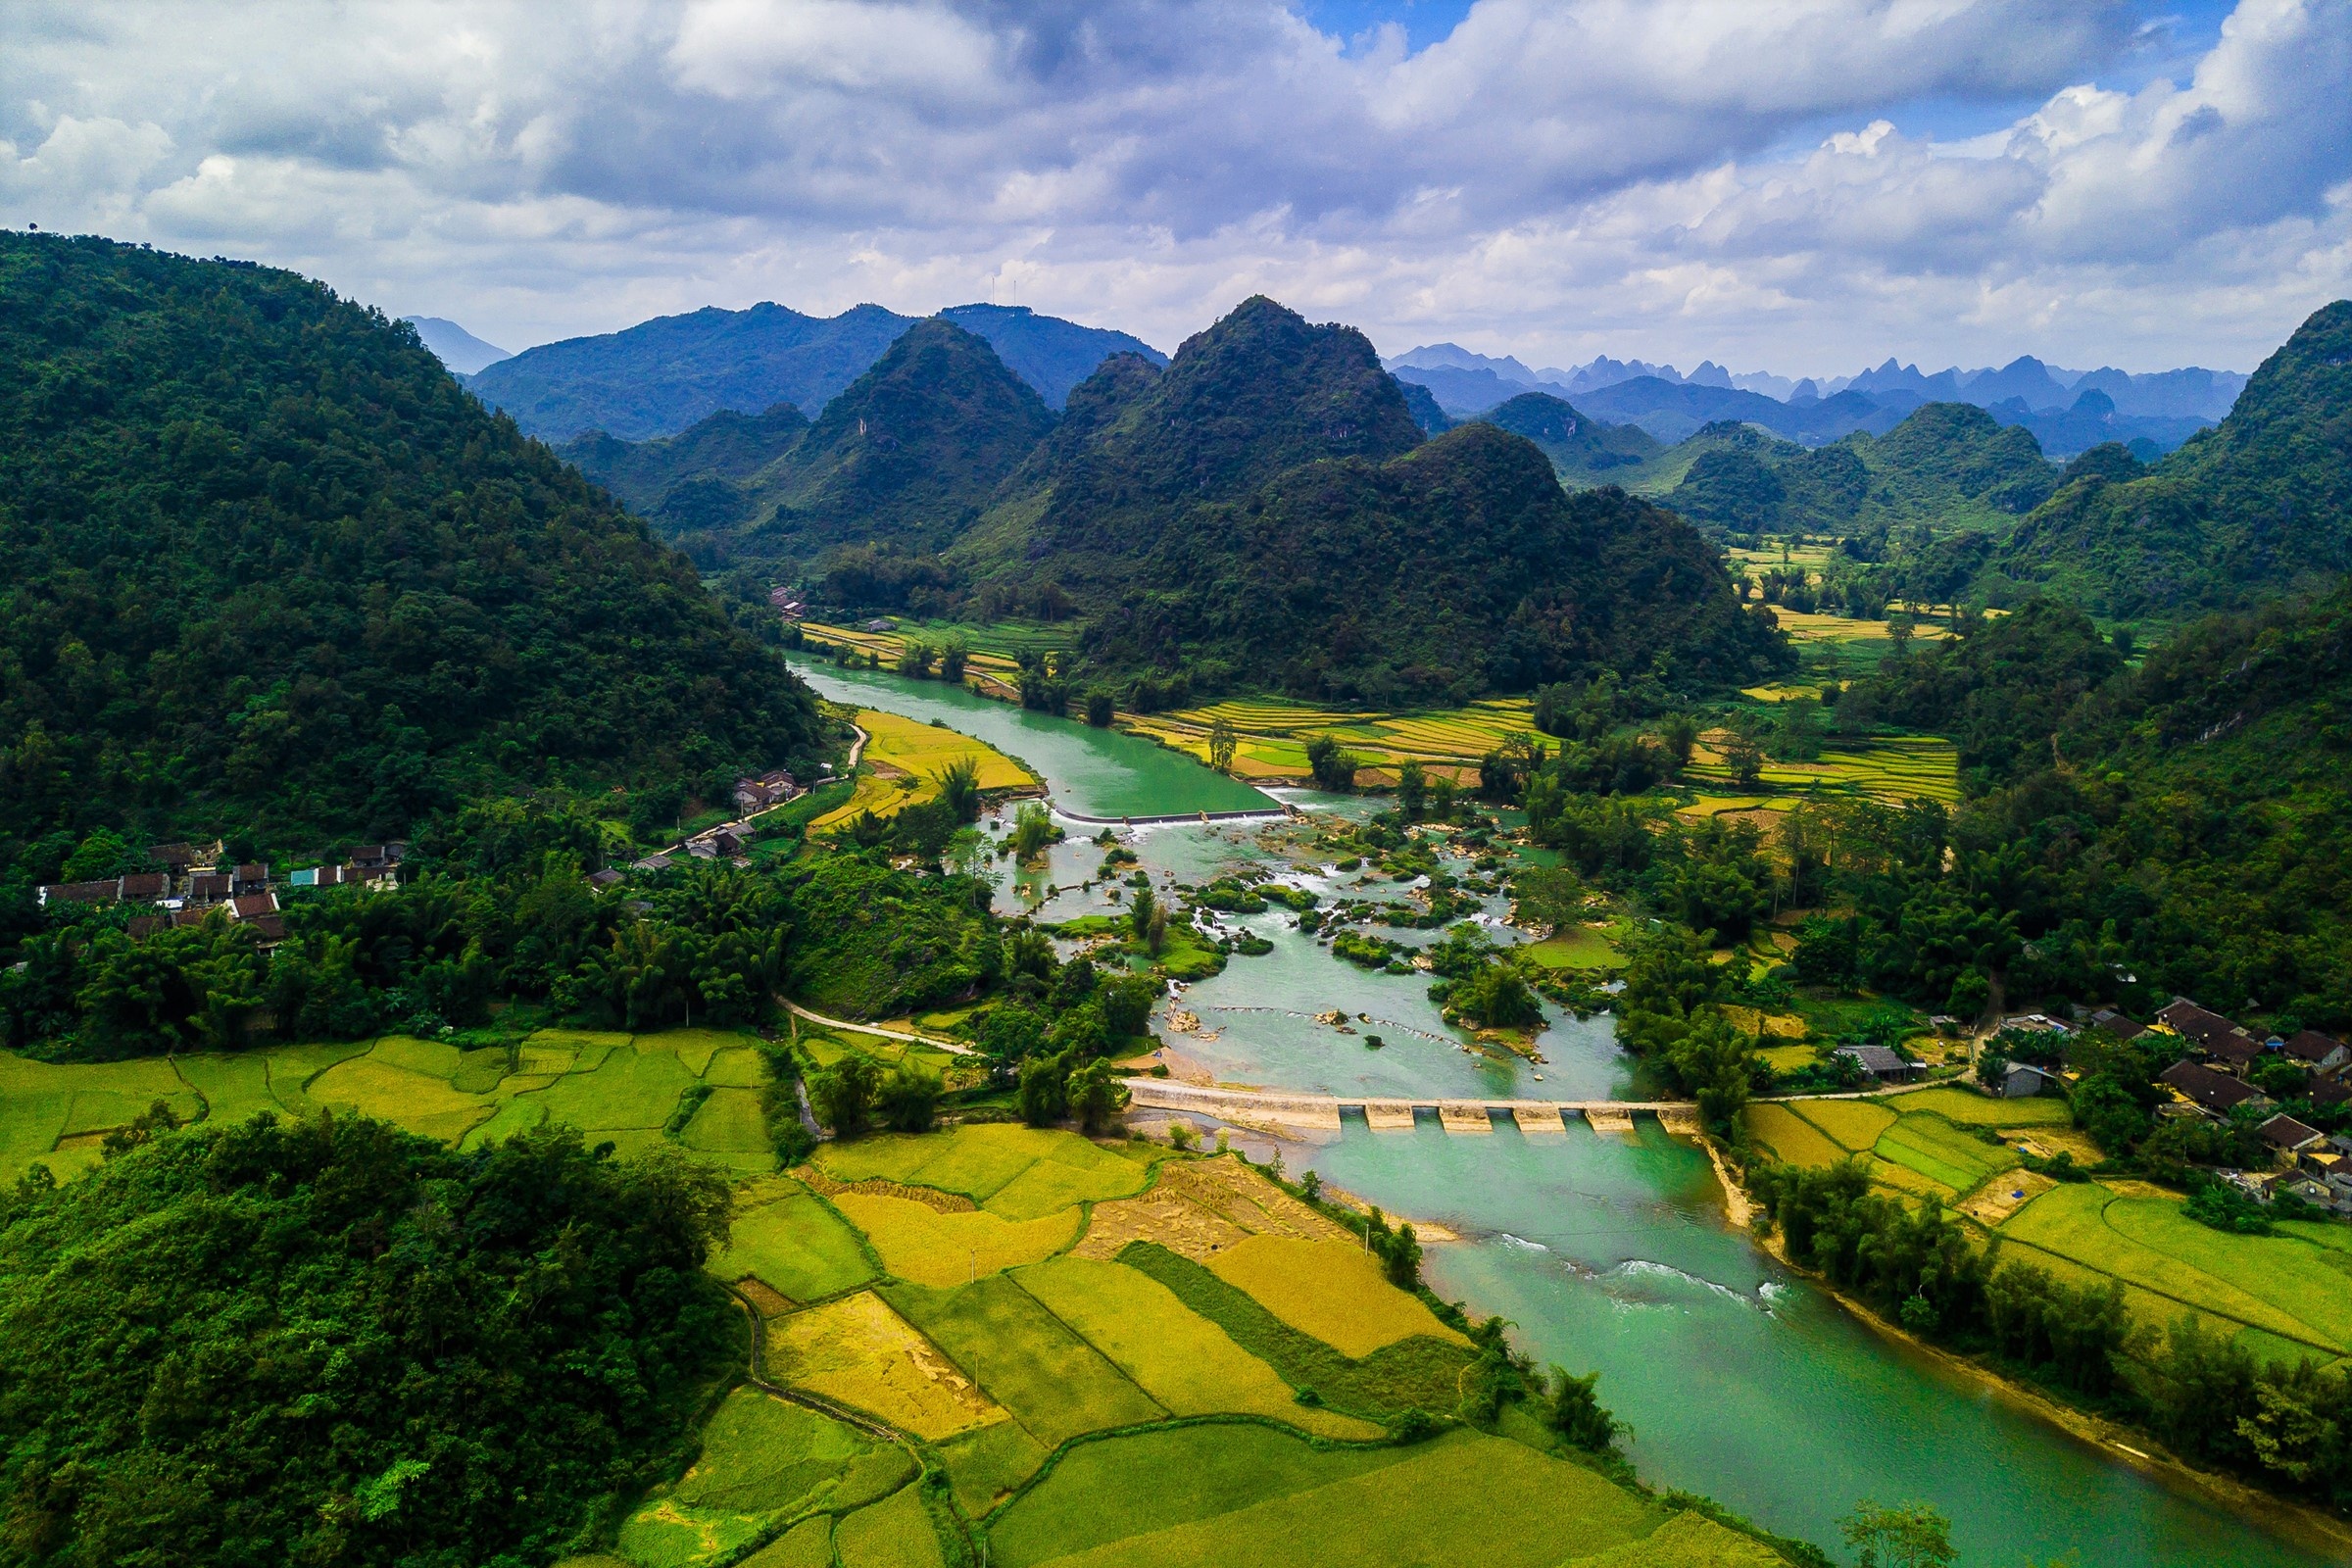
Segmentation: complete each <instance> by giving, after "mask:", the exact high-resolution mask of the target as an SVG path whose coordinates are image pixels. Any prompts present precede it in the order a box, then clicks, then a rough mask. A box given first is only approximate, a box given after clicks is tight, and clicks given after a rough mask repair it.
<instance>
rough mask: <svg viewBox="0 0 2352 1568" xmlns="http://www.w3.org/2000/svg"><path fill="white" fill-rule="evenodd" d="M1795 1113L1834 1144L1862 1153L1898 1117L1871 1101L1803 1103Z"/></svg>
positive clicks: (1799, 1102) (1800, 1102) (1793, 1108)
mask: <svg viewBox="0 0 2352 1568" xmlns="http://www.w3.org/2000/svg"><path fill="white" fill-rule="evenodd" d="M1789 1109H1791V1110H1793V1111H1795V1112H1796V1114H1798V1115H1799V1116H1802V1117H1804V1118H1805V1120H1807V1121H1809V1122H1811V1123H1812V1124H1813V1125H1814V1126H1815V1127H1817V1128H1819V1129H1820V1130H1821V1131H1822V1132H1823V1133H1824V1134H1826V1135H1827V1136H1828V1137H1829V1139H1830V1141H1831V1142H1832V1143H1835V1144H1838V1145H1840V1146H1841V1147H1843V1148H1845V1149H1847V1150H1850V1151H1852V1152H1855V1153H1857V1154H1858V1153H1862V1152H1865V1151H1867V1150H1868V1149H1869V1148H1870V1147H1871V1146H1872V1145H1873V1144H1875V1143H1877V1142H1878V1141H1879V1135H1880V1134H1881V1133H1883V1132H1885V1131H1886V1130H1887V1128H1889V1127H1891V1126H1893V1125H1894V1122H1895V1114H1894V1112H1893V1111H1891V1110H1888V1109H1887V1107H1886V1106H1885V1105H1884V1104H1881V1103H1879V1102H1877V1101H1872V1100H1804V1101H1798V1102H1795V1103H1792V1104H1791V1105H1790V1106H1789Z"/></svg>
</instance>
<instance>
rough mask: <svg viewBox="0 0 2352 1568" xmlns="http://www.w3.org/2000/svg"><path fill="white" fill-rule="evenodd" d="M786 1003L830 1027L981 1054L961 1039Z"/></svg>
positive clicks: (957, 1051) (796, 1010)
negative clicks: (910, 1031)
mask: <svg viewBox="0 0 2352 1568" xmlns="http://www.w3.org/2000/svg"><path fill="white" fill-rule="evenodd" d="M784 1005H785V1006H787V1007H790V1008H791V1009H792V1011H793V1013H794V1015H795V1016H797V1017H802V1018H806V1019H808V1020H809V1022H810V1023H821V1024H823V1025H824V1026H825V1027H826V1028H828V1029H847V1030H849V1031H850V1032H851V1033H852V1034H859V1035H879V1036H881V1037H882V1038H883V1039H884V1040H902V1041H905V1042H906V1043H907V1044H908V1045H910V1046H935V1047H937V1048H938V1049H939V1050H941V1051H946V1052H952V1053H954V1054H956V1055H958V1056H976V1055H978V1054H979V1053H978V1052H977V1051H974V1050H973V1049H972V1048H971V1047H970V1046H967V1045H965V1044H963V1043H962V1042H961V1041H957V1040H947V1039H943V1038H942V1037H940V1036H938V1035H914V1034H908V1033H907V1031H906V1030H904V1029H885V1028H882V1027H881V1026H880V1025H878V1024H870V1023H851V1022H849V1021H848V1020H847V1019H843V1018H828V1017H826V1016H825V1015H824V1014H823V1013H821V1012H810V1011H809V1009H808V1008H807V1007H804V1006H802V1005H800V1004H799V1003H797V1002H792V1001H787V1002H786V1003H785V1004H784Z"/></svg>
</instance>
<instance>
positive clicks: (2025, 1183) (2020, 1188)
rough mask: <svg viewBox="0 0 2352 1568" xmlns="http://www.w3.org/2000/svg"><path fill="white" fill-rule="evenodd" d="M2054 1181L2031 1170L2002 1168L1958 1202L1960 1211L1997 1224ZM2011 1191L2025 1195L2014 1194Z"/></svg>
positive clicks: (2044, 1190) (1985, 1223)
mask: <svg viewBox="0 0 2352 1568" xmlns="http://www.w3.org/2000/svg"><path fill="white" fill-rule="evenodd" d="M2057 1185H2058V1184H2057V1183H2056V1182H2054V1181H2052V1180H2050V1178H2048V1177H2047V1176H2036V1175H2035V1174H2034V1172H2032V1171H2030V1170H2013V1171H2005V1172H2003V1173H2002V1174H2000V1175H1998V1176H1995V1177H1993V1178H1992V1180H1990V1181H1988V1182H1986V1183H1985V1184H1984V1185H1983V1186H1982V1187H1980V1188H1978V1189H1977V1192H1976V1196H1974V1197H1973V1198H1970V1199H1969V1200H1968V1201H1966V1202H1964V1203H1962V1204H1961V1205H1960V1212H1961V1213H1963V1214H1966V1215H1967V1216H1968V1217H1969V1218H1970V1219H1973V1220H1976V1221H1978V1222H1979V1223H1980V1224H1984V1225H1998V1224H1999V1223H2000V1222H2001V1221H2003V1220H2005V1219H2007V1218H2008V1217H2009V1216H2010V1215H2012V1214H2014V1213H2016V1212H2017V1211H2018V1210H2019V1209H2021V1208H2023V1207H2025V1206H2026V1205H2027V1204H2028V1203H2030V1202H2032V1201H2034V1199H2036V1198H2039V1197H2040V1196H2041V1195H2042V1194H2044V1193H2046V1192H2048V1191H2049V1190H2050V1189H2051V1188H2053V1187H2055V1186H2057ZM2013 1193H2022V1194H2024V1195H2025V1196H2023V1197H2022V1198H2013V1197H2011V1196H2010V1195H2011V1194H2013Z"/></svg>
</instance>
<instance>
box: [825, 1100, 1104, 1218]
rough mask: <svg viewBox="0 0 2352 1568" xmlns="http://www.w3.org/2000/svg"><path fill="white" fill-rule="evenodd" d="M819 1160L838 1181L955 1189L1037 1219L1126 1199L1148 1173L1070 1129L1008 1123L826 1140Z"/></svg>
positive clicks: (1008, 1213)
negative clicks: (836, 1141)
mask: <svg viewBox="0 0 2352 1568" xmlns="http://www.w3.org/2000/svg"><path fill="white" fill-rule="evenodd" d="M817 1163H818V1164H819V1165H820V1166H822V1167H823V1169H824V1171H825V1173H826V1174H827V1175H829V1176H831V1177H833V1178H834V1179H835V1180H837V1181H843V1182H858V1181H864V1180H870V1179H875V1178H879V1179H882V1180H885V1181H895V1182H904V1183H906V1184H907V1185H909V1186H915V1187H936V1188H938V1189H939V1190H940V1191H942V1192H946V1193H960V1194H962V1195H963V1196H964V1197H966V1198H969V1199H970V1200H972V1201H973V1202H975V1203H978V1204H980V1205H982V1206H983V1207H986V1208H988V1209H990V1210H991V1211H992V1212H996V1213H1000V1214H1003V1215H1004V1216H1005V1218H1007V1219H1037V1218H1040V1217H1042V1216H1044V1215H1047V1214H1053V1213H1057V1212H1059V1211H1060V1210H1062V1209H1065V1208H1068V1207H1070V1206H1071V1205H1072V1204H1074V1203H1077V1202H1080V1201H1085V1200H1090V1199H1111V1198H1123V1197H1126V1196H1128V1195H1129V1194H1132V1193H1138V1192H1141V1191H1143V1188H1144V1185H1145V1183H1146V1182H1148V1181H1149V1180H1150V1179H1151V1167H1150V1165H1149V1163H1148V1162H1147V1161H1146V1160H1143V1159H1137V1158H1132V1157H1130V1156H1128V1155H1126V1154H1124V1153H1121V1152H1117V1151H1114V1150H1108V1149H1104V1148H1103V1147H1101V1146H1100V1145H1097V1144H1094V1143H1090V1142H1088V1141H1087V1140H1086V1139H1084V1138H1080V1137H1078V1136H1077V1135H1076V1134H1074V1133H1064V1132H1054V1131H1051V1130H1041V1129H1038V1128H1034V1127H1022V1126H1019V1125H1017V1124H1013V1123H1008V1122H983V1123H979V1124H976V1125H972V1126H962V1127H951V1128H948V1129H946V1130H945V1131H942V1132H936V1133H924V1134H921V1135H919V1136H914V1137H907V1136H883V1137H876V1138H861V1139H858V1140H856V1141H855V1142H852V1143H848V1144H833V1145H828V1146H827V1147H826V1148H825V1149H824V1150H823V1151H822V1152H820V1153H819V1154H818V1155H817ZM1040 1167H1043V1168H1042V1169H1041V1168H1040ZM1000 1198H1002V1199H1003V1201H1002V1202H999V1201H997V1200H999V1199H1000Z"/></svg>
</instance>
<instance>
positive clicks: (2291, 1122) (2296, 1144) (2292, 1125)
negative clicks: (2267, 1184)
mask: <svg viewBox="0 0 2352 1568" xmlns="http://www.w3.org/2000/svg"><path fill="white" fill-rule="evenodd" d="M2255 1131H2256V1132H2258V1133H2260V1134H2262V1138H2263V1142H2265V1143H2267V1144H2269V1145H2270V1146H2271V1147H2272V1148H2273V1149H2276V1150H2278V1152H2279V1153H2281V1154H2283V1155H2285V1156H2286V1157H2287V1158H2289V1159H2290V1160H2291V1159H2292V1158H2293V1157H2294V1156H2295V1155H2297V1154H2300V1153H2302V1152H2304V1151H2305V1150H2307V1149H2325V1148H2326V1147H2327V1134H2326V1133H2324V1132H2322V1131H2320V1130H2319V1129H2318V1128H2317V1127H2306V1126H2305V1125H2304V1124H2303V1123H2301V1122H2299V1121H2297V1120H2295V1118H2294V1117H2292V1116H2273V1117H2272V1118H2271V1119H2270V1120H2269V1121H2266V1122H2264V1123H2263V1124H2262V1125H2261V1126H2260V1127H2257V1128H2256V1129H2255Z"/></svg>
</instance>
